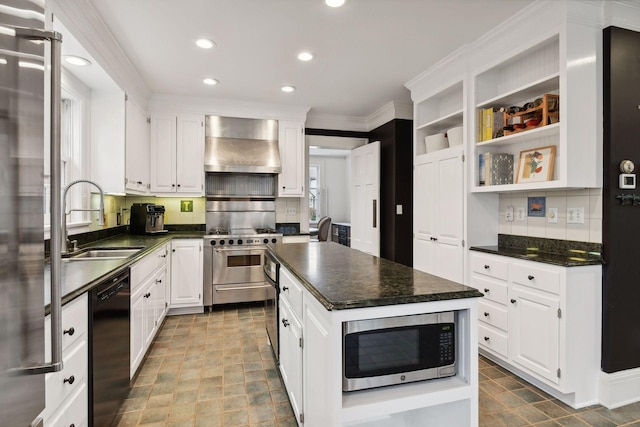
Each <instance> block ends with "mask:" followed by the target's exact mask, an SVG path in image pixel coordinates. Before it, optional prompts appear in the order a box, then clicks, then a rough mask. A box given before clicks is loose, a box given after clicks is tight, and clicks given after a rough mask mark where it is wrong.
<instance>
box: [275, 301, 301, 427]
mask: <svg viewBox="0 0 640 427" xmlns="http://www.w3.org/2000/svg"><path fill="white" fill-rule="evenodd" d="M279 304H280V305H279V312H280V319H279V322H278V326H279V329H280V331H279V335H280V347H279V349H280V374H281V375H282V381H283V382H284V385H285V388H286V390H287V394H288V396H289V402H290V403H291V409H293V414H294V415H295V417H296V421H297V422H298V425H300V424H302V420H301V416H302V411H303V409H302V399H303V394H302V378H303V377H302V345H303V342H302V323H301V322H300V319H298V317H297V316H296V315H294V314H293V310H292V308H291V307H290V305H289V303H288V301H287V299H286V298H282V297H281V298H280V302H279Z"/></svg>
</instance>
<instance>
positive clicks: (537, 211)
mask: <svg viewBox="0 0 640 427" xmlns="http://www.w3.org/2000/svg"><path fill="white" fill-rule="evenodd" d="M546 204H547V198H546V197H528V198H527V208H528V209H527V216H545V213H546V211H547V209H546Z"/></svg>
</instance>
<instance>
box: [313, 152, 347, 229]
mask: <svg viewBox="0 0 640 427" xmlns="http://www.w3.org/2000/svg"><path fill="white" fill-rule="evenodd" d="M314 164H315V165H319V166H320V187H325V188H326V189H327V196H328V197H327V199H328V200H327V215H328V216H330V217H331V220H332V221H333V222H351V221H350V220H351V194H350V190H349V189H350V187H351V186H350V182H351V156H350V155H347V156H346V157H324V156H323V157H318V156H309V165H314Z"/></svg>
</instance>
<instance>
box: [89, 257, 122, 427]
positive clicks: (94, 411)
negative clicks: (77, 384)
mask: <svg viewBox="0 0 640 427" xmlns="http://www.w3.org/2000/svg"><path fill="white" fill-rule="evenodd" d="M130 295H131V285H130V283H129V270H128V269H127V270H126V271H125V272H122V273H119V274H117V275H115V276H112V277H110V278H109V279H107V280H105V281H104V282H102V283H101V284H99V285H98V286H96V287H95V288H94V289H93V290H92V291H91V302H90V307H89V331H90V338H89V339H90V343H91V345H90V346H89V422H90V424H89V425H93V426H94V427H103V426H110V425H111V423H112V422H113V420H114V418H115V415H116V413H117V412H118V409H119V407H120V405H121V404H122V401H123V400H124V399H125V397H126V396H127V393H128V392H129V366H130V362H129V357H130V356H129V347H130V337H129V333H130V332H129V330H130V326H129V322H130V309H129V306H130V301H129V300H130V298H129V297H130ZM92 421H93V423H92V424H91V422H92Z"/></svg>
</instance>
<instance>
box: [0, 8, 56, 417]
mask: <svg viewBox="0 0 640 427" xmlns="http://www.w3.org/2000/svg"><path fill="white" fill-rule="evenodd" d="M59 39H60V38H59V37H58V36H57V34H55V33H53V32H47V31H45V12H44V0H1V1H0V420H1V421H0V424H2V425H3V426H10V427H13V426H19V427H26V426H30V425H38V424H39V423H41V421H40V420H39V419H38V415H39V414H40V412H41V411H42V410H43V409H44V404H45V378H44V374H45V373H47V372H53V371H57V370H60V369H61V367H62V363H61V348H60V339H59V337H60V330H59V329H60V295H59V292H60V291H59V289H60V287H59V283H60V254H59V250H57V251H55V250H54V253H53V254H52V290H51V316H52V324H55V326H53V329H54V331H53V334H52V339H51V343H52V355H49V354H44V334H45V331H44V316H45V305H44V277H43V275H44V209H43V206H44V183H43V173H44V167H43V165H44V144H45V128H46V130H47V132H46V133H47V134H51V138H47V143H49V142H48V141H49V139H51V141H53V142H52V143H51V144H52V145H51V186H52V195H53V197H52V203H51V212H52V222H51V224H60V216H61V209H60V202H59V195H60V178H59V174H60V166H59V164H60V155H59V151H60V150H59V130H58V129H59V121H60V120H59V103H60V101H59V95H60V89H59V87H60V84H59V80H60V74H59V73H60V66H59V56H60V55H59V49H60V45H59ZM45 79H46V81H47V82H46V83H45ZM45 111H46V117H47V118H46V119H45ZM55 163H57V165H54V164H55ZM54 175H55V176H54ZM56 196H57V197H56ZM51 230H52V240H56V241H57V242H58V243H59V239H60V230H59V227H56V226H53V227H51ZM53 243H54V242H53V241H52V245H51V246H52V248H55V245H54V244H53ZM58 246H59V245H58Z"/></svg>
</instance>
